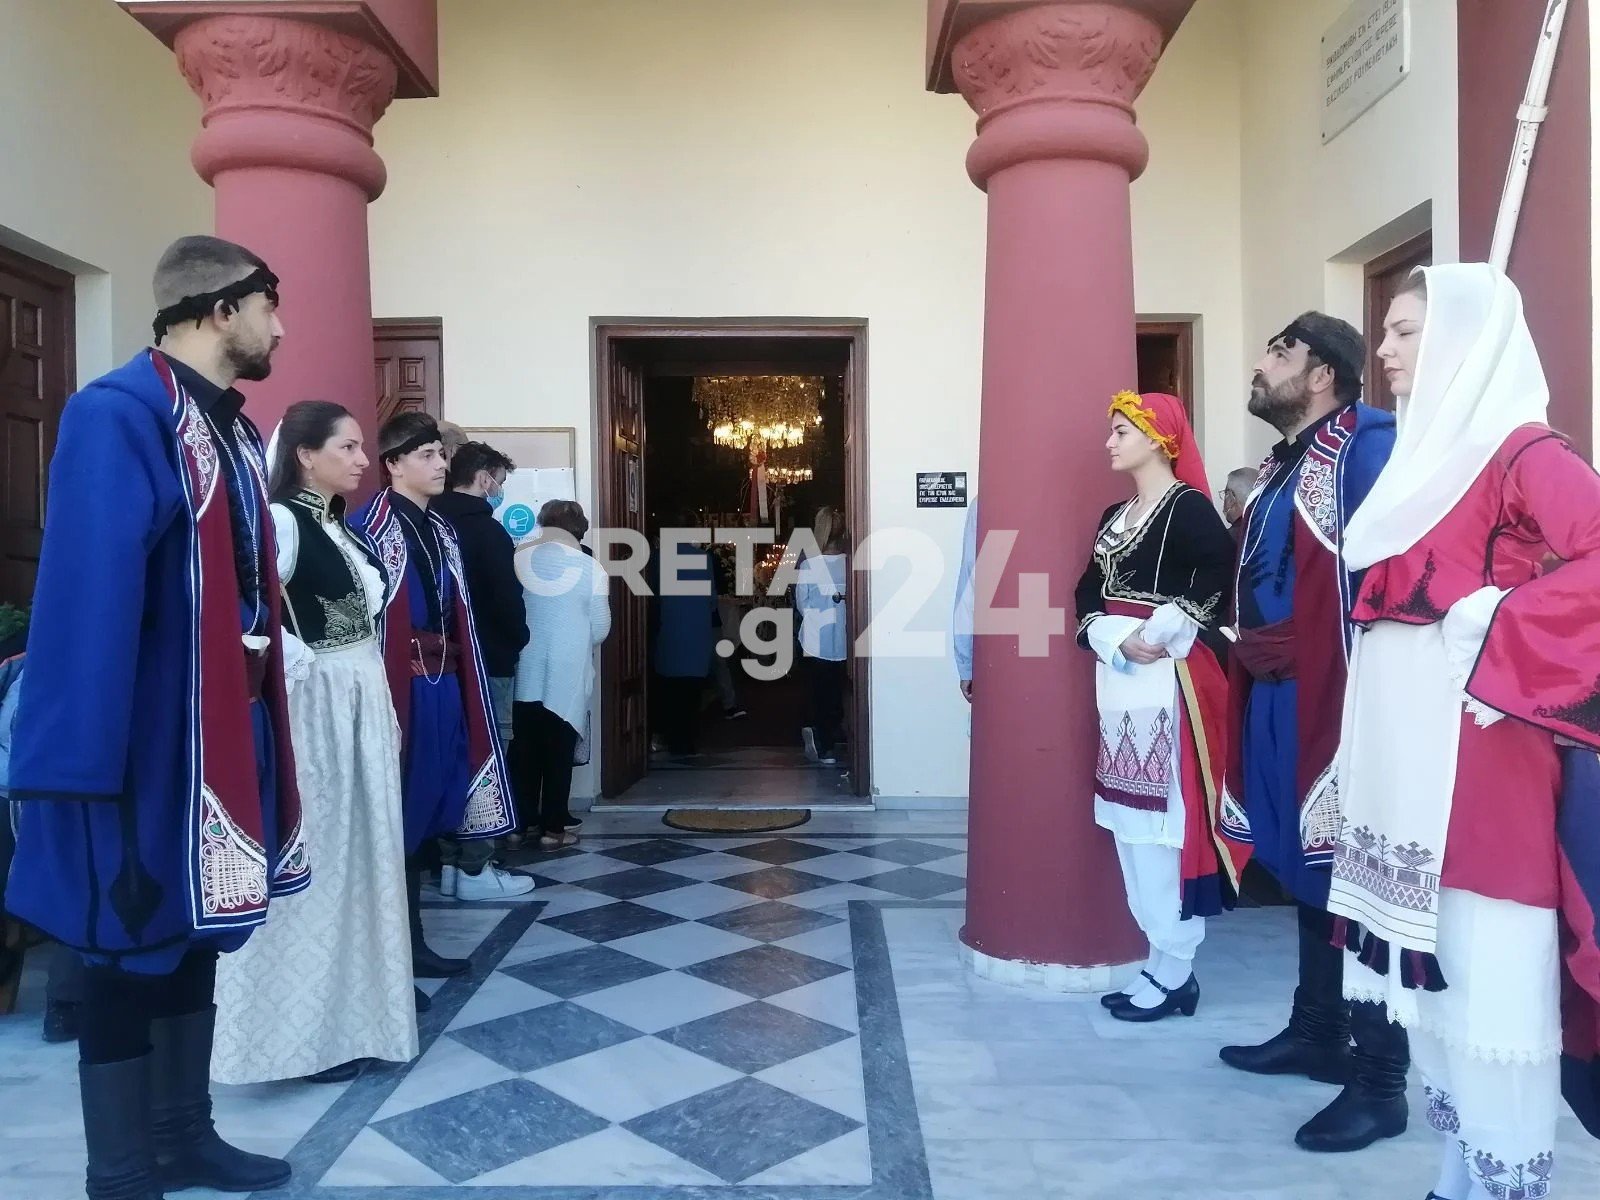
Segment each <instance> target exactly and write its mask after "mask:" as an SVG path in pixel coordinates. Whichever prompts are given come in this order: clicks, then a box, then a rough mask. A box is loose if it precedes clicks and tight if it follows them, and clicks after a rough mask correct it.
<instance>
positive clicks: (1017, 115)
mask: <svg viewBox="0 0 1600 1200" xmlns="http://www.w3.org/2000/svg"><path fill="white" fill-rule="evenodd" d="M1165 44H1166V34H1165V31H1164V30H1163V29H1162V27H1161V25H1160V24H1158V23H1157V22H1156V21H1155V20H1154V19H1153V18H1152V17H1151V16H1149V15H1148V14H1146V13H1145V12H1143V11H1140V10H1138V9H1135V8H1129V7H1125V6H1124V4H1122V3H1118V2H1116V0H1059V2H1056V3H1043V4H1036V5H1033V6H1031V7H1027V8H1022V9H1017V10H1013V11H1010V12H1007V13H1005V14H1004V15H1001V16H997V17H994V18H992V19H990V20H987V21H984V22H983V23H982V24H980V25H977V26H975V27H974V28H973V29H971V30H970V31H968V32H967V33H966V34H965V35H964V36H963V37H962V38H961V39H960V40H959V41H958V42H956V43H955V45H954V46H953V48H952V50H951V55H950V66H951V71H952V75H953V77H954V80H955V84H956V87H957V88H958V90H959V91H960V92H961V94H962V96H963V97H965V98H966V101H967V103H968V104H970V105H971V106H972V108H973V110H974V111H975V112H977V114H978V140H977V142H976V144H974V146H973V148H972V152H971V154H969V156H968V159H967V167H968V171H969V173H970V174H971V175H972V178H973V181H974V182H976V183H977V184H978V186H980V187H983V186H985V185H986V184H987V182H988V180H989V179H990V178H991V177H992V176H993V175H995V174H996V173H997V172H999V171H1002V170H1005V169H1006V168H1007V167H1011V166H1015V165H1017V164H1018V163H1021V162H1027V161H1031V160H1034V159H1043V158H1087V159H1095V160H1098V161H1102V162H1108V163H1111V164H1113V165H1116V166H1119V167H1122V168H1123V169H1125V170H1126V171H1127V172H1128V174H1129V176H1130V177H1137V176H1138V175H1139V174H1140V173H1141V172H1142V171H1143V170H1144V167H1145V164H1146V162H1147V161H1148V159H1149V145H1148V144H1147V143H1146V141H1145V138H1144V135H1143V134H1141V133H1140V132H1139V130H1138V127H1137V126H1136V125H1135V124H1134V116H1133V102H1134V101H1135V100H1136V99H1138V97H1139V94H1140V93H1141V92H1142V91H1143V90H1144V87H1145V84H1147V83H1149V82H1150V77H1151V75H1153V74H1154V73H1155V69H1156V63H1157V62H1158V61H1160V58H1161V51H1162V48H1163V46H1164V45H1165Z"/></svg>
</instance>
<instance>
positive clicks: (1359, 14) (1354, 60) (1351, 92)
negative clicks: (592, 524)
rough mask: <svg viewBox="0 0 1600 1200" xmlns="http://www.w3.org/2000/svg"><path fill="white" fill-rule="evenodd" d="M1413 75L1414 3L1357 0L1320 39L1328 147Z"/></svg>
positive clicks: (1323, 122) (1403, 0) (1323, 106)
mask: <svg viewBox="0 0 1600 1200" xmlns="http://www.w3.org/2000/svg"><path fill="white" fill-rule="evenodd" d="M1410 73H1411V0H1356V2H1355V3H1354V4H1352V5H1351V6H1350V7H1349V8H1348V9H1346V10H1345V13H1344V15H1343V16H1342V17H1340V18H1339V19H1338V20H1337V21H1335V22H1334V23H1333V24H1332V25H1331V26H1330V27H1329V29H1328V32H1327V33H1325V34H1323V35H1322V141H1323V144H1324V145H1326V144H1327V143H1328V142H1331V141H1332V140H1333V139H1334V138H1336V137H1338V136H1339V134H1341V133H1343V132H1344V131H1345V130H1346V129H1348V128H1349V127H1350V126H1351V124H1353V123H1354V122H1355V120H1356V118H1357V117H1359V116H1361V114H1362V113H1364V112H1366V111H1367V109H1369V108H1371V107H1372V106H1373V105H1374V104H1376V103H1377V102H1378V101H1379V100H1381V99H1383V97H1384V96H1386V95H1388V94H1389V92H1391V91H1393V90H1394V89H1395V88H1396V87H1398V86H1399V85H1400V83H1401V81H1402V80H1404V79H1405V77H1406V76H1407V75H1408V74H1410Z"/></svg>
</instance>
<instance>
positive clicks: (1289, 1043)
mask: <svg viewBox="0 0 1600 1200" xmlns="http://www.w3.org/2000/svg"><path fill="white" fill-rule="evenodd" d="M1299 924H1300V985H1299V987H1297V988H1295V992H1294V1007H1293V1009H1292V1010H1291V1011H1290V1014H1289V1025H1288V1028H1286V1029H1285V1030H1284V1031H1283V1032H1282V1033H1280V1034H1278V1035H1277V1036H1276V1037H1274V1038H1272V1039H1270V1040H1269V1041H1267V1042H1264V1043H1262V1044H1261V1045H1259V1046H1224V1047H1223V1048H1222V1061H1223V1062H1225V1063H1227V1064H1228V1065H1229V1066H1230V1067H1235V1068H1237V1069H1238V1070H1241V1071H1249V1072H1251V1073H1252V1074H1255V1075H1304V1076H1306V1077H1307V1078H1308V1079H1315V1080H1316V1081H1317V1082H1319V1083H1339V1084H1343V1083H1348V1082H1349V1080H1350V1076H1351V1058H1350V1012H1349V1006H1348V1005H1347V1004H1346V1003H1345V999H1344V951H1343V950H1341V949H1339V948H1338V947H1337V946H1335V945H1334V944H1333V941H1332V937H1333V927H1332V919H1331V918H1330V917H1329V916H1328V914H1327V913H1325V912H1323V911H1322V910H1321V909H1317V908H1312V907H1311V906H1310V905H1307V904H1302V905H1300V912H1299Z"/></svg>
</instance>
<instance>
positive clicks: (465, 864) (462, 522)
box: [432, 442, 533, 900]
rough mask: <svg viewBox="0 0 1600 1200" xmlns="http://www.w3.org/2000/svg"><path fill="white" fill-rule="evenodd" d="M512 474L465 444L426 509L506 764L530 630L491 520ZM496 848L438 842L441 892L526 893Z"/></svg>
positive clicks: (511, 558) (494, 456)
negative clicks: (445, 535) (444, 531)
mask: <svg viewBox="0 0 1600 1200" xmlns="http://www.w3.org/2000/svg"><path fill="white" fill-rule="evenodd" d="M515 469H516V464H515V463H513V462H512V461H511V460H510V459H509V458H507V457H506V456H505V455H504V454H501V453H500V452H499V451H498V450H496V449H495V448H494V447H493V446H489V445H486V444H484V443H483V442H464V443H462V445H461V446H460V447H458V448H457V449H456V451H455V453H454V454H452V455H451V456H450V475H449V481H450V486H449V487H448V488H447V489H445V491H444V492H443V494H441V495H440V496H439V497H438V498H437V499H436V500H434V502H433V505H432V507H433V511H434V512H436V513H438V514H439V515H440V516H442V517H443V518H444V519H445V520H446V521H449V522H450V528H451V529H453V530H454V531H455V535H456V541H457V542H458V543H459V544H460V546H461V566H462V569H463V570H464V571H465V572H466V578H467V592H468V594H469V595H470V596H471V597H472V623H473V626H474V627H475V628H476V629H477V631H478V646H479V648H480V649H481V650H482V651H483V665H484V668H485V669H486V670H487V671H488V672H489V700H490V703H491V704H492V705H493V707H494V721H495V732H496V734H497V735H498V736H499V738H500V749H501V752H502V753H503V754H505V755H507V757H508V760H509V756H510V745H511V733H512V728H511V692H512V689H513V687H514V685H515V682H516V679H515V677H516V673H517V656H518V655H519V654H521V653H522V648H523V647H524V646H526V645H527V644H528V622H527V618H526V616H525V615H524V612H523V605H522V584H521V583H519V582H518V581H517V567H516V561H515V559H516V546H515V544H514V543H513V542H512V540H511V535H510V534H509V533H507V532H506V527H505V526H504V525H502V524H500V522H499V520H498V519H496V517H495V510H496V509H498V508H499V507H500V504H501V502H502V501H503V499H504V493H505V486H506V478H507V476H509V475H510V473H511V472H512V471H513V470H515ZM513 786H515V783H514V782H513ZM519 799H520V798H519ZM495 846H496V843H495V842H494V841H493V840H492V839H487V838H475V839H472V840H465V841H463V840H460V839H455V838H443V839H441V840H440V842H439V852H440V855H441V857H442V858H443V860H444V865H443V866H442V867H441V869H440V872H439V890H440V891H441V892H443V893H444V894H445V895H446V896H454V897H455V898H456V899H458V900H503V899H506V898H507V897H510V896H522V895H526V894H527V893H528V892H531V891H532V890H533V880H531V879H529V878H527V877H526V876H524V875H512V874H509V873H507V872H505V871H502V870H500V869H499V868H498V867H496V866H495V865H494V863H493V862H491V861H490V859H491V857H492V856H493V854H494V851H495Z"/></svg>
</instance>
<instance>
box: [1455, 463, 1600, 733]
mask: <svg viewBox="0 0 1600 1200" xmlns="http://www.w3.org/2000/svg"><path fill="white" fill-rule="evenodd" d="M1505 488H1506V497H1505V499H1506V505H1505V507H1506V512H1507V515H1509V516H1510V517H1511V518H1512V519H1514V520H1515V521H1516V522H1517V523H1518V524H1519V525H1520V526H1521V527H1522V528H1523V529H1524V530H1525V531H1526V532H1527V533H1528V534H1529V535H1530V536H1536V537H1540V538H1542V539H1543V540H1544V542H1545V544H1546V545H1547V546H1549V548H1550V550H1551V552H1552V553H1553V554H1554V555H1555V557H1556V559H1557V560H1559V561H1557V562H1556V563H1555V565H1554V566H1553V567H1551V568H1549V569H1547V570H1545V572H1544V573H1543V574H1541V575H1540V576H1539V577H1538V578H1536V579H1533V580H1531V581H1530V582H1528V583H1524V584H1522V585H1521V586H1519V587H1515V588H1512V589H1511V591H1510V593H1509V594H1508V595H1506V596H1505V598H1504V599H1503V600H1501V602H1500V604H1499V607H1498V608H1496V609H1495V613H1494V619H1493V620H1492V621H1491V622H1490V624H1489V633H1488V637H1487V638H1485V640H1484V644H1483V653H1482V654H1481V655H1480V656H1479V658H1478V662H1477V666H1476V668H1475V669H1474V671H1473V673H1472V677H1471V679H1470V680H1469V681H1468V684H1467V693H1468V695H1470V696H1471V697H1472V698H1473V699H1475V700H1478V701H1480V702H1482V703H1483V704H1486V705H1488V706H1489V707H1490V708H1492V709H1495V710H1497V711H1499V712H1503V713H1507V714H1509V715H1510V716H1514V717H1519V718H1521V719H1522V720H1525V721H1529V722H1531V723H1533V724H1535V725H1538V726H1540V727H1542V728H1544V729H1548V730H1550V731H1551V732H1552V733H1555V734H1558V735H1561V736H1565V737H1569V738H1572V739H1573V740H1575V741H1578V742H1580V743H1582V744H1583V745H1586V746H1590V747H1595V748H1600V475H1596V474H1595V471H1594V468H1593V467H1591V466H1590V465H1589V464H1588V462H1587V461H1585V460H1584V459H1583V458H1582V457H1581V456H1580V455H1579V454H1578V452H1577V451H1576V450H1574V449H1573V448H1572V446H1571V445H1570V444H1569V443H1568V442H1567V441H1566V440H1565V439H1564V438H1561V437H1559V436H1557V435H1554V434H1551V435H1547V436H1546V437H1544V438H1543V439H1541V440H1538V441H1535V442H1533V443H1532V444H1531V445H1529V446H1527V447H1526V448H1524V449H1523V450H1522V451H1521V452H1520V453H1519V454H1518V455H1517V457H1516V459H1515V460H1514V461H1513V462H1512V463H1511V464H1510V466H1509V467H1508V469H1507V473H1506V481H1505Z"/></svg>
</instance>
